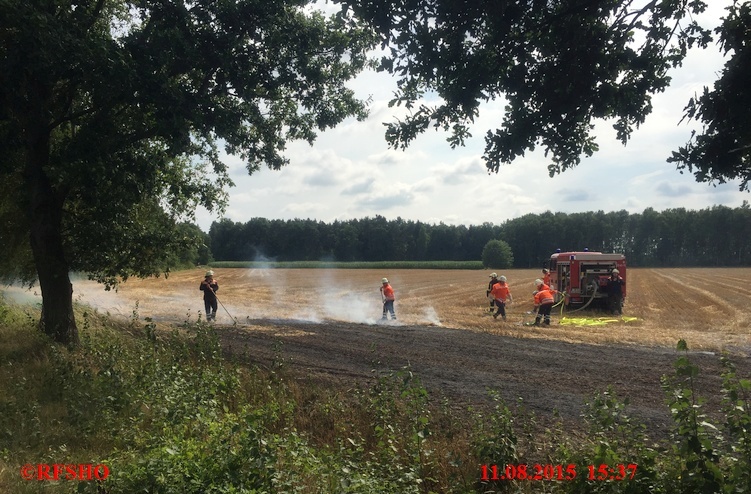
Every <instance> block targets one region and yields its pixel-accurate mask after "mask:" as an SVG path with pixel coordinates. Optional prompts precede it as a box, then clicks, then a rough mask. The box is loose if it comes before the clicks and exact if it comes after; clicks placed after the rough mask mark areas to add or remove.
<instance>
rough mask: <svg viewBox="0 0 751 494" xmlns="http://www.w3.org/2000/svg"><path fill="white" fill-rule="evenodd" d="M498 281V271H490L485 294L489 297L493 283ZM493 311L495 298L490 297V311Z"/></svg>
mask: <svg viewBox="0 0 751 494" xmlns="http://www.w3.org/2000/svg"><path fill="white" fill-rule="evenodd" d="M496 283H498V273H490V281H489V282H488V289H487V291H486V292H485V296H486V297H488V298H490V292H491V291H492V290H493V285H495V284H496ZM494 311H495V300H494V299H492V298H490V312H491V313H492V312H494Z"/></svg>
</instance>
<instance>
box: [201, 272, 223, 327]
mask: <svg viewBox="0 0 751 494" xmlns="http://www.w3.org/2000/svg"><path fill="white" fill-rule="evenodd" d="M198 289H199V290H201V291H202V292H203V305H204V306H205V309H206V320H207V321H215V320H216V308H217V307H218V304H217V301H218V299H217V298H216V292H217V291H218V290H219V283H217V281H216V280H215V279H214V272H213V271H206V278H204V280H203V281H202V282H201V285H200V286H199V287H198Z"/></svg>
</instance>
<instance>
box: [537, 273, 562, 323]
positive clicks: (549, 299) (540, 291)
mask: <svg viewBox="0 0 751 494" xmlns="http://www.w3.org/2000/svg"><path fill="white" fill-rule="evenodd" d="M535 286H536V288H537V291H535V293H534V298H535V309H536V310H537V317H535V324H534V325H535V326H539V325H540V321H542V323H543V324H544V325H546V326H550V311H551V310H552V309H553V304H555V293H557V290H551V289H550V287H549V286H547V285H546V284H545V283H543V282H542V280H540V279H537V280H535Z"/></svg>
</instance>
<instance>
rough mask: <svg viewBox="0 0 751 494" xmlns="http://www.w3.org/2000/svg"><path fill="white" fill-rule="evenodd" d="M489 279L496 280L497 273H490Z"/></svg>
mask: <svg viewBox="0 0 751 494" xmlns="http://www.w3.org/2000/svg"><path fill="white" fill-rule="evenodd" d="M490 277H491V278H498V273H490Z"/></svg>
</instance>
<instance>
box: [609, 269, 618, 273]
mask: <svg viewBox="0 0 751 494" xmlns="http://www.w3.org/2000/svg"><path fill="white" fill-rule="evenodd" d="M611 273H613V274H620V271H618V270H617V269H614V270H613V271H611Z"/></svg>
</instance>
